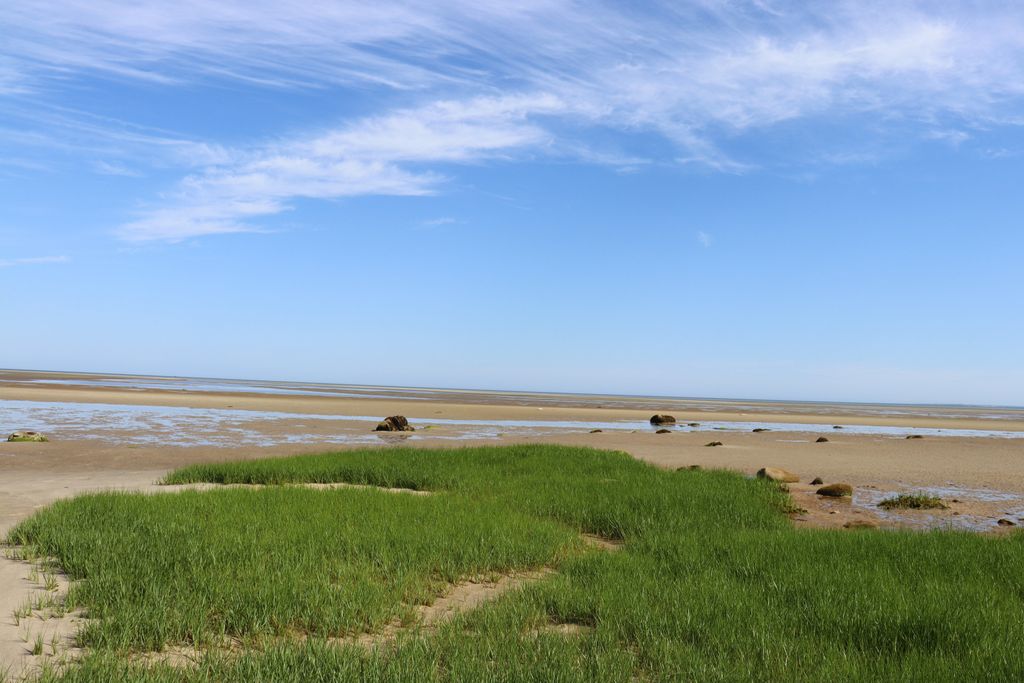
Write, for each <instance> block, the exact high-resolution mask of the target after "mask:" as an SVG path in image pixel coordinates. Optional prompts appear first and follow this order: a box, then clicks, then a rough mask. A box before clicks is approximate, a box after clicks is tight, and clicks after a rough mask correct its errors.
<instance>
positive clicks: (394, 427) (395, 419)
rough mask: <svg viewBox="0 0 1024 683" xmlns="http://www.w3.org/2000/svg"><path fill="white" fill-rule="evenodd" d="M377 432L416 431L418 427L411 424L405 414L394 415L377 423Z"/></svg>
mask: <svg viewBox="0 0 1024 683" xmlns="http://www.w3.org/2000/svg"><path fill="white" fill-rule="evenodd" d="M373 431H375V432H414V431H416V428H415V427H413V426H412V425H411V424H409V420H407V419H406V418H405V416H404V415H392V416H391V417H387V418H384V421H383V422H381V423H380V424H378V425H377V427H376V428H375V429H374V430H373Z"/></svg>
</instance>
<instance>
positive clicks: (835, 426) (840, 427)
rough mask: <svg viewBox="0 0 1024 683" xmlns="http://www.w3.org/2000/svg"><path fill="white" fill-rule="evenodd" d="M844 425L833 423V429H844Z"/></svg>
mask: <svg viewBox="0 0 1024 683" xmlns="http://www.w3.org/2000/svg"><path fill="white" fill-rule="evenodd" d="M842 428H843V425H832V429H842Z"/></svg>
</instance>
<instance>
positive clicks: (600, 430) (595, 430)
mask: <svg viewBox="0 0 1024 683" xmlns="http://www.w3.org/2000/svg"><path fill="white" fill-rule="evenodd" d="M603 431H604V430H603V429H591V430H590V433H591V434H600V433H601V432H603Z"/></svg>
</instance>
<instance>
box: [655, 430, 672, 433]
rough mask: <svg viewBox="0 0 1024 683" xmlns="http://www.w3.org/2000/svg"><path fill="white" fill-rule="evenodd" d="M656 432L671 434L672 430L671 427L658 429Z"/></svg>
mask: <svg viewBox="0 0 1024 683" xmlns="http://www.w3.org/2000/svg"><path fill="white" fill-rule="evenodd" d="M654 433H655V434H671V433H672V430H671V429H659V430H658V431H656V432H654Z"/></svg>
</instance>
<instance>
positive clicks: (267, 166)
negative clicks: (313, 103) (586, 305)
mask: <svg viewBox="0 0 1024 683" xmlns="http://www.w3.org/2000/svg"><path fill="white" fill-rule="evenodd" d="M0 31H3V33H4V35H5V36H6V37H7V40H6V41H5V46H6V47H4V48H2V50H4V51H5V52H6V54H5V55H4V56H3V61H0V94H2V93H3V90H2V88H3V85H2V84H3V83H4V82H10V83H15V84H20V85H19V86H18V87H30V88H31V89H32V90H45V89H46V88H48V87H53V84H54V83H57V82H62V81H65V80H66V79H68V78H73V77H74V76H75V75H76V74H83V73H88V74H90V75H93V76H97V75H98V76H103V77H107V78H114V79H119V80H122V81H143V82H147V83H151V84H154V85H155V86H159V87H168V88H174V87H177V86H178V85H179V84H186V83H191V82H196V81H204V82H205V81H210V80H215V81H228V80H231V81H235V82H237V83H241V84H243V85H246V86H249V87H261V88H267V87H270V88H318V89H327V88H347V87H352V86H359V87H360V88H363V89H367V88H369V89H373V88H377V89H381V90H383V91H387V92H389V93H391V94H392V96H393V97H392V98H391V101H396V100H397V101H400V102H403V104H401V105H400V106H398V107H395V108H392V109H389V110H387V111H382V112H379V113H377V114H375V115H371V116H364V117H361V118H359V119H357V120H348V121H340V122H336V123H335V124H334V125H331V126H329V127H326V128H320V129H318V130H309V131H307V132H304V133H303V132H299V133H293V134H290V135H287V136H284V137H282V138H277V139H273V140H263V141H253V142H252V143H251V144H249V145H243V146H238V145H235V146H232V147H230V148H228V147H225V146H222V145H218V144H216V142H212V143H210V144H207V145H205V146H204V145H203V144H202V143H195V142H191V141H188V140H183V139H180V138H178V137H176V136H174V135H172V134H162V133H155V132H152V131H145V130H141V131H136V130H131V129H126V128H123V127H117V126H113V125H112V124H110V123H109V122H96V121H86V122H84V123H83V124H82V125H83V129H82V130H80V131H79V132H78V133H76V136H77V137H76V138H75V139H76V142H75V144H79V145H82V146H85V145H86V142H84V141H88V140H105V143H104V144H102V145H98V146H99V147H108V148H109V147H111V146H114V147H116V146H118V145H122V146H124V147H127V148H134V147H136V146H137V147H138V148H143V147H145V146H144V145H142V144H139V139H140V138H152V139H154V140H158V141H160V142H159V143H158V144H154V145H149V148H151V149H156V150H159V151H160V152H161V154H162V156H161V158H162V159H164V160H165V161H166V160H167V159H171V158H173V157H174V156H175V155H176V154H178V155H180V156H181V157H182V160H181V161H180V163H182V165H187V166H188V167H189V170H188V171H187V173H188V175H187V176H186V177H184V178H183V179H182V181H181V182H180V183H179V184H178V185H177V187H174V188H171V189H170V190H168V191H167V192H166V193H165V195H164V196H163V197H161V198H159V200H158V201H155V202H152V203H150V205H149V206H147V207H143V208H142V210H141V211H140V213H139V215H138V218H137V219H136V220H134V221H131V222H129V223H128V224H126V225H124V226H122V227H121V229H120V230H119V234H120V235H121V236H122V237H123V238H125V239H128V240H169V241H174V240H181V239H185V238H188V237H191V236H196V235H205V234H212V233H218V232H240V231H249V230H257V229H259V228H260V219H261V218H264V217H267V216H272V215H274V214H277V213H280V212H282V211H285V210H287V209H288V208H289V207H290V206H292V203H293V202H294V201H295V200H297V199H301V198H318V199H329V198H343V197H350V196H356V195H361V194H393V195H424V194H431V193H434V192H437V191H439V190H440V188H441V187H442V186H443V183H444V180H445V177H446V174H447V173H449V172H450V171H449V168H450V166H451V165H452V164H473V163H480V162H482V161H493V160H503V161H507V160H519V159H535V158H538V157H544V158H551V157H561V158H572V159H575V160H578V161H581V162H584V163H600V164H604V165H608V166H613V167H617V168H621V169H626V170H629V169H635V168H638V167H640V166H641V165H642V164H644V163H648V162H650V161H651V160H652V159H650V158H647V157H649V155H650V151H649V150H650V146H647V147H645V148H644V149H645V154H639V155H638V154H636V153H633V152H630V151H629V144H628V140H629V138H630V136H633V135H636V134H644V135H649V134H654V135H657V136H660V138H661V139H663V140H664V141H665V143H666V144H665V145H664V154H663V155H662V157H661V158H659V159H656V160H657V161H660V162H664V163H685V164H697V165H700V166H702V167H706V168H709V169H714V170H717V171H722V172H730V173H747V172H751V171H752V170H755V169H757V168H759V167H761V166H763V163H764V162H763V161H762V160H760V159H757V158H749V157H745V156H744V155H743V154H740V153H737V152H736V151H731V148H732V147H734V145H733V144H732V143H733V142H735V141H736V140H741V139H745V138H746V137H749V136H755V135H760V134H763V133H765V132H766V131H770V130H771V128H772V127H773V126H776V125H778V124H780V123H783V122H787V121H794V120H805V121H808V122H812V121H815V120H818V119H821V118H826V117H827V118H831V119H836V118H843V119H844V120H848V121H853V120H855V119H856V118H857V117H868V118H869V119H870V120H871V122H872V128H873V130H877V131H880V133H879V134H882V135H884V134H885V132H886V131H900V130H901V129H902V128H903V127H905V126H907V125H910V124H912V123H913V122H917V123H919V124H920V126H921V127H924V128H927V129H930V130H936V131H959V130H962V128H963V127H965V125H970V124H972V123H976V122H983V123H985V124H986V125H1000V124H1005V123H1007V122H1014V123H1017V122H1019V121H1020V115H1019V112H1020V108H1021V100H1022V99H1024V7H1019V6H1016V5H1013V4H1007V3H1001V2H995V1H992V2H985V1H984V0H982V1H981V2H977V3H971V4H970V5H960V4H958V3H942V4H940V3H926V2H908V3H890V2H881V1H876V0H859V1H853V0H848V1H840V2H802V1H797V0H779V1H777V2H767V1H765V0H761V1H750V2H742V1H739V0H737V1H725V2H723V1H718V0H694V1H693V2H690V3H677V2H667V1H666V2H651V3H644V4H643V6H642V7H640V6H634V5H628V4H623V3H613V2H591V3H582V2H577V1H576V0H527V1H526V2H516V3H504V2H496V1H495V2H486V1H485V2H472V3H471V2H469V0H452V1H450V2H445V3H426V2H417V1H414V0H411V1H401V2H399V1H388V0H383V1H381V2H376V3H373V4H372V5H366V4H365V3H357V2H331V3H318V2H311V3H301V4H297V3H277V2H270V1H269V0H257V1H256V2H252V1H247V2H242V0H225V1H224V2H218V3H205V2H200V1H199V0H186V1H185V3H184V5H181V4H180V3H179V4H177V5H174V6H173V7H172V6H171V5H168V4H167V3H164V2H159V1H158V0H144V1H143V2H140V3H134V4H133V5H132V6H131V7H125V6H124V5H123V3H117V2H115V1H114V0H95V1H94V2H90V3H79V2H71V0H35V1H33V2H28V1H27V0H15V2H13V3H12V5H11V6H9V7H5V11H4V13H3V15H2V16H0ZM5 65H6V66H5ZM4 68H6V69H7V73H8V74H9V75H8V76H7V77H6V81H5V76H4V73H5V71H4ZM71 118H72V119H74V117H71ZM70 127H71V124H68V129H70ZM594 131H603V132H606V131H613V132H614V133H615V134H616V135H617V136H619V137H620V138H622V139H623V140H624V141H625V142H624V143H623V145H622V147H623V150H625V151H622V152H619V151H615V152H608V151H601V149H600V148H595V146H594V145H593V144H592V140H591V136H590V133H592V132H594ZM946 139H947V140H948V141H950V142H954V143H955V142H956V140H955V139H954V138H946ZM787 152H788V153H789V154H791V155H792V154H796V152H795V151H792V150H787ZM96 153H97V154H101V153H103V154H106V152H100V151H97V152H96ZM849 154H856V152H851V153H848V154H847V155H846V157H844V158H848V155H849ZM807 156H808V159H809V163H811V164H812V165H813V164H817V165H820V164H821V163H822V160H827V159H828V157H829V155H828V154H827V153H825V152H823V151H822V150H813V151H812V152H811V153H809V154H808V155H807ZM185 157H187V158H188V160H187V161H185V160H184V158H185ZM103 158H116V157H109V156H104V157H103ZM110 163H113V161H111V162H110ZM118 163H120V162H118ZM840 163H843V162H840Z"/></svg>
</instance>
